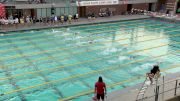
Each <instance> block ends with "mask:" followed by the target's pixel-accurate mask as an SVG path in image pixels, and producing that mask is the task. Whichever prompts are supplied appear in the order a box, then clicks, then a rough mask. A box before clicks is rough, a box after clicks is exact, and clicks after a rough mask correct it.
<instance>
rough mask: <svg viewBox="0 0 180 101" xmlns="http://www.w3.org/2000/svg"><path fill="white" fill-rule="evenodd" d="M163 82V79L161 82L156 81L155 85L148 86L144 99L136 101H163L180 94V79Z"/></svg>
mask: <svg viewBox="0 0 180 101" xmlns="http://www.w3.org/2000/svg"><path fill="white" fill-rule="evenodd" d="M164 81H165V79H164V77H163V78H162V79H161V80H158V81H156V82H157V84H156V85H154V86H149V88H148V90H147V92H146V94H145V96H144V98H142V99H138V100H137V101H165V100H167V99H170V98H173V97H175V96H177V95H178V94H180V89H179V88H180V78H177V79H174V80H170V81H168V82H164ZM158 82H160V83H158Z"/></svg>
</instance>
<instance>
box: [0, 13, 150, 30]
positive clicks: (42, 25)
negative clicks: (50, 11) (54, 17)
mask: <svg viewBox="0 0 180 101" xmlns="http://www.w3.org/2000/svg"><path fill="white" fill-rule="evenodd" d="M145 18H150V17H149V16H145V15H118V16H111V17H98V18H96V19H95V20H91V21H89V20H88V19H87V18H80V19H79V21H78V22H74V21H73V22H72V23H71V24H68V23H67V24H63V25H62V24H61V23H57V24H50V23H35V24H30V25H27V24H25V25H21V24H19V25H18V26H16V27H15V26H13V25H11V26H6V27H5V26H4V27H2V26H0V33H4V32H13V31H27V30H32V29H34V30H39V29H43V28H54V27H68V26H74V25H81V24H94V23H104V22H113V21H124V20H135V19H145Z"/></svg>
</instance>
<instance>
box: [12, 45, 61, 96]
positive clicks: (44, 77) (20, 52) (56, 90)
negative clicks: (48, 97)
mask: <svg viewBox="0 0 180 101" xmlns="http://www.w3.org/2000/svg"><path fill="white" fill-rule="evenodd" d="M11 43H12V42H11ZM13 47H15V48H16V51H17V52H18V53H19V54H21V55H22V57H23V58H24V59H26V60H27V61H28V63H29V64H30V65H31V66H33V67H34V69H35V70H36V71H39V69H38V67H37V66H36V65H35V64H34V63H33V62H31V60H30V59H29V58H28V57H27V56H25V55H24V53H23V52H22V51H21V50H19V49H18V47H17V46H16V45H14V44H13ZM38 74H39V75H40V76H41V77H42V78H43V79H44V81H45V82H49V81H50V80H48V78H47V77H46V76H45V75H44V74H42V73H38ZM50 86H51V87H52V88H53V89H54V90H55V92H56V93H57V94H59V96H61V97H64V96H63V94H62V93H61V92H60V91H59V90H58V89H57V88H55V87H54V86H53V85H50Z"/></svg>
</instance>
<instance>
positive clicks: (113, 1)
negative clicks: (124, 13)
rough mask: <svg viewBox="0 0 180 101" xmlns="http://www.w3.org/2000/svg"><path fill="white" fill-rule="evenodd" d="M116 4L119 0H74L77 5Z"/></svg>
mask: <svg viewBox="0 0 180 101" xmlns="http://www.w3.org/2000/svg"><path fill="white" fill-rule="evenodd" d="M116 4H119V0H103V1H102V0H101V1H76V5H77V6H95V5H116Z"/></svg>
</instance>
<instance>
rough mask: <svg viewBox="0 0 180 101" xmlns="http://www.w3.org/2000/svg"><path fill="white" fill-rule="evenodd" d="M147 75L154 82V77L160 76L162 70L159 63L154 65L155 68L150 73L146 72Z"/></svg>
mask: <svg viewBox="0 0 180 101" xmlns="http://www.w3.org/2000/svg"><path fill="white" fill-rule="evenodd" d="M146 76H147V77H149V80H150V81H151V84H153V78H155V79H157V78H159V77H160V70H159V66H158V65H154V66H153V69H151V72H150V73H147V74H146Z"/></svg>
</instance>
